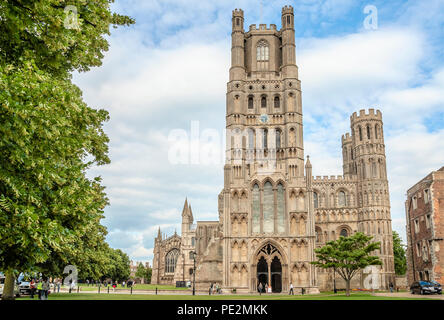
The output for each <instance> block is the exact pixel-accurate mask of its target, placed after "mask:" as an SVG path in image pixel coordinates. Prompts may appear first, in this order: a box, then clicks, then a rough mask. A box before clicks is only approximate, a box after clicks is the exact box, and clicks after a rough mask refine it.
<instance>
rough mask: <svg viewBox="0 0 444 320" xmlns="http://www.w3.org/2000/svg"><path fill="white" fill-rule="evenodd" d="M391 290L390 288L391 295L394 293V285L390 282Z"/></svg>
mask: <svg viewBox="0 0 444 320" xmlns="http://www.w3.org/2000/svg"><path fill="white" fill-rule="evenodd" d="M389 288H390V293H393V283H392V282H390V284H389Z"/></svg>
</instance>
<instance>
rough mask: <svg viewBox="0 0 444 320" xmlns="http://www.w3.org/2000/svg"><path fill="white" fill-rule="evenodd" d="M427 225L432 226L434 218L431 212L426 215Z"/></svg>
mask: <svg viewBox="0 0 444 320" xmlns="http://www.w3.org/2000/svg"><path fill="white" fill-rule="evenodd" d="M426 225H427V229H428V228H430V227H431V226H432V219H431V216H430V215H429V214H428V215H427V216H426Z"/></svg>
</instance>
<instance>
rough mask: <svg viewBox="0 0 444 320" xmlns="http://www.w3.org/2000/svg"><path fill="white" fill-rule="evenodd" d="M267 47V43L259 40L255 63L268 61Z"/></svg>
mask: <svg viewBox="0 0 444 320" xmlns="http://www.w3.org/2000/svg"><path fill="white" fill-rule="evenodd" d="M269 50H270V49H269V47H268V43H267V41H265V40H261V41H259V42H258V44H257V47H256V58H257V61H268V59H269Z"/></svg>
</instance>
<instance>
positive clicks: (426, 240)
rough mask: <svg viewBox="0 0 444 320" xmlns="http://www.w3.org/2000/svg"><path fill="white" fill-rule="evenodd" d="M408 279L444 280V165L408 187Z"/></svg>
mask: <svg viewBox="0 0 444 320" xmlns="http://www.w3.org/2000/svg"><path fill="white" fill-rule="evenodd" d="M405 211H406V222H407V226H406V229H407V279H408V283H409V284H411V283H412V282H414V281H418V280H435V281H438V282H439V283H444V167H442V168H441V169H439V170H437V171H433V172H431V173H430V174H429V175H427V176H426V177H425V178H424V179H422V180H421V181H419V182H418V183H417V184H415V185H414V186H413V187H411V188H410V189H409V190H408V191H407V200H406V202H405Z"/></svg>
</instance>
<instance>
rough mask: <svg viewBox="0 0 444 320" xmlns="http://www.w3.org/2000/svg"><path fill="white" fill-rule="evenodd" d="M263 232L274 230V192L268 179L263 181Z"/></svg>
mask: <svg viewBox="0 0 444 320" xmlns="http://www.w3.org/2000/svg"><path fill="white" fill-rule="evenodd" d="M263 212H264V232H267V233H271V232H274V193H273V185H272V184H271V183H270V181H267V182H265V185H264V201H263Z"/></svg>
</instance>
